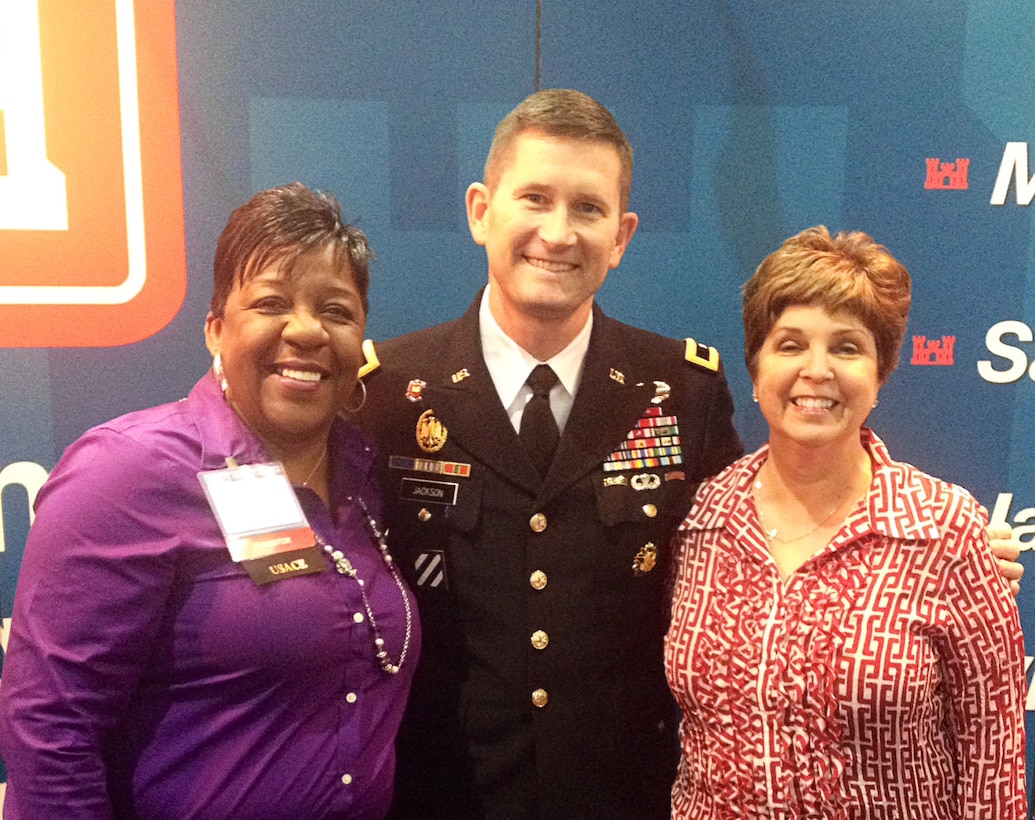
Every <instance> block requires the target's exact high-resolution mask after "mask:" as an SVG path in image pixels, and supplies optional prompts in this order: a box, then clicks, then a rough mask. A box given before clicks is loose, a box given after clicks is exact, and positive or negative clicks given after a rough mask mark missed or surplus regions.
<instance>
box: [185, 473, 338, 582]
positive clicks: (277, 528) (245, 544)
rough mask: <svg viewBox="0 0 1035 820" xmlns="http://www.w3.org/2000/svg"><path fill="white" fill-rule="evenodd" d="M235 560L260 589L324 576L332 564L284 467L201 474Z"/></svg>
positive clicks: (203, 485)
mask: <svg viewBox="0 0 1035 820" xmlns="http://www.w3.org/2000/svg"><path fill="white" fill-rule="evenodd" d="M198 479H199V480H200V481H201V486H202V488H203V489H204V490H205V497H206V498H207V499H208V504H209V507H211V508H212V514H213V515H215V517H216V521H217V522H218V523H219V529H220V531H221V532H222V533H223V540H225V541H226V547H227V549H228V550H229V551H230V557H231V558H232V559H233V560H234V561H235V562H237V563H239V564H240V565H241V566H242V567H244V569H245V570H246V571H247V572H248V575H250V576H251V578H252V580H253V581H255V583H257V584H268V583H270V582H272V581H282V580H284V579H285V578H294V577H296V576H298V575H311V574H313V573H316V572H322V571H323V570H324V569H325V568H326V566H327V562H326V560H325V559H324V556H323V553H322V551H321V550H320V548H319V546H318V545H317V543H316V534H315V533H314V532H313V529H312V527H310V526H309V522H308V521H307V520H306V517H305V512H304V511H303V510H302V506H301V505H300V504H299V503H298V497H297V496H296V495H295V490H294V488H293V487H292V486H291V482H290V481H288V477H287V474H286V473H285V472H284V468H283V467H282V466H281V465H280V464H245V465H242V466H240V467H231V468H228V469H225V470H208V471H206V472H202V473H198Z"/></svg>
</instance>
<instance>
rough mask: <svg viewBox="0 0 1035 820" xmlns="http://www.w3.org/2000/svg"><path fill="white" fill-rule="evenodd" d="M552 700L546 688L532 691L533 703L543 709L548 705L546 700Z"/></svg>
mask: <svg viewBox="0 0 1035 820" xmlns="http://www.w3.org/2000/svg"><path fill="white" fill-rule="evenodd" d="M548 700H550V696H549V695H548V694H546V690H545V689H536V690H535V691H534V692H533V693H532V705H533V706H537V707H538V708H540V709H542V708H543V707H544V706H546V702H547V701H548Z"/></svg>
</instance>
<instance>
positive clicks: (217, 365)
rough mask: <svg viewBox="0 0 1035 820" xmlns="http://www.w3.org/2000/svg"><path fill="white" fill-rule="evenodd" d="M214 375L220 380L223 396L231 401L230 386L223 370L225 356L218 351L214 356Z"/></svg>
mask: <svg viewBox="0 0 1035 820" xmlns="http://www.w3.org/2000/svg"><path fill="white" fill-rule="evenodd" d="M212 375H213V376H215V377H216V381H217V382H219V389H220V390H221V391H222V392H223V398H224V399H227V401H229V397H228V396H227V393H229V391H230V386H229V385H228V384H227V383H226V374H225V373H224V372H223V356H222V354H221V353H217V354H216V355H215V356H213V357H212Z"/></svg>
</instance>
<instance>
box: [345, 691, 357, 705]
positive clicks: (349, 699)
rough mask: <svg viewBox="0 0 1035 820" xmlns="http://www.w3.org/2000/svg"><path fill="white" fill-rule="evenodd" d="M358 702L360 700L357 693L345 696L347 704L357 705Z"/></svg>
mask: <svg viewBox="0 0 1035 820" xmlns="http://www.w3.org/2000/svg"><path fill="white" fill-rule="evenodd" d="M357 700H358V698H357V697H356V693H355V692H349V693H348V694H347V695H346V696H345V701H346V703H355V702H356V701H357Z"/></svg>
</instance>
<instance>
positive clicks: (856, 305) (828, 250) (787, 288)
mask: <svg viewBox="0 0 1035 820" xmlns="http://www.w3.org/2000/svg"><path fill="white" fill-rule="evenodd" d="M911 291H912V285H911V282H910V278H909V272H908V271H907V270H906V269H905V267H904V266H903V265H902V263H901V262H899V261H898V260H897V259H895V257H894V256H892V255H891V253H890V252H889V251H888V249H887V248H885V247H884V246H883V245H879V244H877V243H876V242H874V241H873V239H871V238H870V237H869V236H868V235H867V234H865V233H863V232H862V231H851V232H845V231H841V232H839V233H838V234H837V235H836V236H833V237H832V236H831V235H830V232H829V231H828V230H827V229H826V227H824V226H823V225H818V226H816V227H815V228H808V229H807V230H804V231H802V232H801V233H799V234H798V235H797V236H792V237H791V238H790V239H788V240H786V241H785V242H784V243H783V245H781V246H780V248H779V249H778V250H776V251H774V252H773V253H771V254H769V256H767V257H766V258H765V259H764V260H763V261H762V264H761V265H759V266H758V270H757V271H755V275H754V276H752V277H751V279H750V280H748V282H747V284H745V285H744V359H745V361H746V362H747V368H748V371H749V372H750V373H751V376H752V378H754V377H755V375H756V371H757V366H758V353H759V351H760V350H761V349H762V345H763V344H764V343H765V339H766V337H767V336H768V335H769V332H770V331H771V330H772V329H773V325H775V324H776V321H777V319H778V318H779V316H780V314H781V313H783V311H784V310H785V309H786V308H788V307H790V306H791V305H815V306H819V307H822V308H825V309H826V310H828V311H830V312H835V311H846V312H848V313H850V314H851V315H853V316H855V317H857V318H858V319H859V320H860V321H861V322H862V323H863V324H864V325H865V326H866V328H867V329H868V330H869V331H870V332H871V333H872V334H873V338H874V340H875V341H876V344H877V376H878V378H879V379H880V382H881V384H883V383H884V382H885V381H887V379H888V376H890V375H891V373H892V371H893V370H894V369H895V367H896V366H897V365H898V355H899V351H900V350H901V348H902V340H903V339H904V338H905V334H906V323H907V322H908V321H909V306H910V302H911V300H912V295H911Z"/></svg>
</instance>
